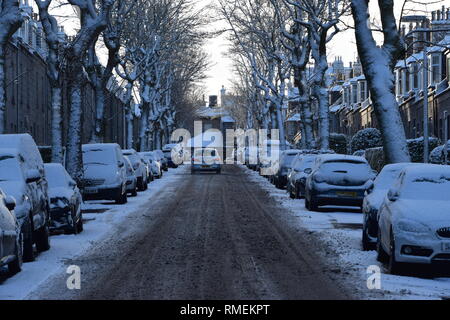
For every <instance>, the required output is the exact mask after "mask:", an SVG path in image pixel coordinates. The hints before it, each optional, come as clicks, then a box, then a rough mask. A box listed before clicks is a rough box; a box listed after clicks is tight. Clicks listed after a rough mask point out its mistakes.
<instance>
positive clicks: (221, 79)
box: [198, 0, 449, 95]
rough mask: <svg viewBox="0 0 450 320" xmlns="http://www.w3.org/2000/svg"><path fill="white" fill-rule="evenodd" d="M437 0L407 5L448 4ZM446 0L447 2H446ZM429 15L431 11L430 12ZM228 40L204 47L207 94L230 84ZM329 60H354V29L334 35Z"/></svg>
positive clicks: (202, 0) (204, 0)
mask: <svg viewBox="0 0 450 320" xmlns="http://www.w3.org/2000/svg"><path fill="white" fill-rule="evenodd" d="M216 1H217V0H198V2H199V6H202V7H204V6H208V5H209V7H210V6H211V3H214V2H216ZM436 1H437V0H421V2H423V3H427V5H423V4H411V5H409V6H408V7H409V8H410V9H412V8H414V9H415V10H420V12H416V14H424V12H422V11H427V12H431V11H432V10H436V9H439V8H441V7H442V5H443V4H447V6H448V5H449V3H448V2H447V1H440V3H436ZM446 2H447V3H446ZM370 3H371V16H372V17H379V10H378V7H377V3H378V1H375V0H372V1H371V2H370ZM402 4H403V1H401V0H395V8H396V13H397V15H400V12H401V7H402ZM430 15H431V13H430ZM224 27H225V28H226V24H224V23H223V22H219V21H216V22H215V23H213V25H211V28H212V30H216V29H221V28H224ZM227 47H228V41H227V40H226V35H222V36H220V37H217V38H215V39H212V40H210V41H208V42H207V44H206V46H205V49H206V51H207V52H208V53H209V54H210V57H211V62H212V64H213V66H212V68H211V69H210V70H209V72H208V73H207V74H208V77H209V79H208V80H206V81H205V86H206V89H207V94H209V95H214V94H219V91H220V89H221V87H222V85H224V86H225V87H229V86H230V82H229V79H230V78H231V77H232V76H233V73H232V61H231V60H230V59H229V58H227V57H225V53H226V51H227ZM328 52H329V59H328V61H329V62H332V61H334V57H335V56H341V57H342V58H343V61H344V62H345V64H346V65H348V63H349V62H350V61H354V60H355V59H356V44H355V37H354V31H353V30H348V31H345V32H343V33H341V34H339V35H337V36H336V37H335V39H334V40H333V41H332V42H331V43H330V45H329V48H328Z"/></svg>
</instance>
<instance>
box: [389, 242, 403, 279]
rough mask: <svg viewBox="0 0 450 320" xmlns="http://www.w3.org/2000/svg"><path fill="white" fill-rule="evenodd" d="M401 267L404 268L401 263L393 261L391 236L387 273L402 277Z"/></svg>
mask: <svg viewBox="0 0 450 320" xmlns="http://www.w3.org/2000/svg"><path fill="white" fill-rule="evenodd" d="M403 266H404V264H403V263H401V262H398V261H397V260H396V259H395V239H394V235H391V248H390V255H389V263H388V271H389V273H390V274H394V275H402V274H403V271H404V268H403Z"/></svg>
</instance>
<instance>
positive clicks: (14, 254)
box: [0, 189, 23, 274]
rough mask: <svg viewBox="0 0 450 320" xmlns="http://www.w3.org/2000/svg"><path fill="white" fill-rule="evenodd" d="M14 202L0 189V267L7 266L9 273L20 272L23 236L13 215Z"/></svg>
mask: <svg viewBox="0 0 450 320" xmlns="http://www.w3.org/2000/svg"><path fill="white" fill-rule="evenodd" d="M15 205H16V201H15V199H14V198H13V197H11V196H6V195H5V194H4V193H3V191H2V190H1V189H0V267H3V266H4V265H8V269H9V272H10V273H11V274H16V273H18V272H20V271H21V270H22V252H23V241H22V239H23V238H22V237H23V234H22V233H21V232H20V227H19V224H18V222H17V219H16V217H15V215H14V213H13V210H14V207H15Z"/></svg>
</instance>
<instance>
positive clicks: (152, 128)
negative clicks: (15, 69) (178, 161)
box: [0, 0, 208, 180]
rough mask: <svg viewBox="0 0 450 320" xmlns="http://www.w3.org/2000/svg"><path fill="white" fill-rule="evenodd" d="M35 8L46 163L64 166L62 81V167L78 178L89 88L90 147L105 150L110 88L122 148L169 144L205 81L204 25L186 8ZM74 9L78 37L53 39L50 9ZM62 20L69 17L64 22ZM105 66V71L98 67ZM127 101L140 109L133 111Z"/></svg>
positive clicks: (6, 20)
mask: <svg viewBox="0 0 450 320" xmlns="http://www.w3.org/2000/svg"><path fill="white" fill-rule="evenodd" d="M53 1H56V0H35V3H36V5H37V7H38V9H39V17H40V21H41V23H42V27H43V31H44V33H45V41H46V43H47V47H48V55H47V64H48V78H49V80H50V84H51V105H52V161H54V162H63V142H62V132H61V130H62V129H61V128H62V126H61V104H62V100H63V97H62V92H63V90H62V86H63V79H62V78H63V75H64V81H66V82H65V85H67V88H68V90H67V91H68V97H67V98H68V101H69V113H70V115H69V128H68V134H67V136H68V141H67V145H66V148H67V151H66V167H67V169H68V171H69V173H70V174H71V175H72V176H73V177H74V178H75V179H77V180H80V179H81V177H82V158H81V156H82V155H81V144H82V135H83V132H82V119H83V117H82V112H83V108H82V103H83V101H82V97H83V88H85V85H86V83H90V85H91V87H92V88H93V91H94V96H95V128H94V130H92V135H91V137H90V141H91V142H103V136H104V127H105V121H106V120H105V108H107V107H108V98H109V95H111V94H114V92H111V90H109V89H110V88H111V84H112V83H114V82H120V83H121V84H122V85H121V87H122V88H123V89H124V91H125V94H124V97H122V98H123V100H124V101H125V103H124V106H125V108H126V110H125V113H126V118H127V130H128V134H127V137H128V141H127V146H126V147H127V148H131V147H132V146H134V145H136V143H137V144H138V145H139V147H140V149H141V150H149V149H157V148H160V147H161V144H162V143H164V142H166V141H168V140H169V137H170V134H171V132H172V131H173V129H174V128H175V126H176V122H177V121H178V120H179V118H180V117H179V114H178V112H179V111H180V110H181V109H182V108H183V107H184V106H185V105H189V100H190V96H191V93H192V92H194V91H195V90H196V84H197V83H198V81H200V80H202V79H203V78H204V72H205V70H206V69H207V67H208V59H207V56H206V54H205V53H204V51H203V49H202V46H203V42H204V40H205V39H206V38H207V36H208V34H207V33H205V31H204V30H205V28H204V27H205V25H206V23H207V20H206V18H205V15H204V13H203V12H202V10H199V9H198V8H197V6H196V5H195V3H194V1H192V0H67V2H64V1H65V0H63V2H62V3H52V2H53ZM64 5H69V6H72V7H73V8H74V9H75V12H76V18H75V23H76V24H77V28H76V35H75V36H73V37H70V38H68V39H64V38H63V37H61V36H60V35H59V27H58V20H57V18H56V15H52V13H50V12H49V11H51V9H50V8H51V7H52V8H55V7H56V6H57V7H59V8H61V7H62V6H64ZM0 8H1V12H0V133H3V132H4V131H5V129H4V125H3V124H4V111H5V93H4V81H5V79H4V78H5V73H4V71H3V67H4V60H5V47H6V44H7V42H8V41H9V40H10V38H11V36H12V35H13V34H14V33H15V32H16V31H17V29H18V28H19V27H20V26H21V24H22V23H23V16H22V15H21V10H20V8H19V2H18V0H0ZM66 18H67V17H66ZM101 62H103V63H101ZM133 100H137V101H138V102H139V108H138V110H137V109H135V108H134V104H133V103H132V101H133ZM135 117H139V119H140V129H139V130H140V133H139V140H140V141H133V140H132V139H133V134H132V133H133V123H134V121H133V120H134V118H135Z"/></svg>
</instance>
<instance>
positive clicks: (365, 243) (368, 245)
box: [362, 229, 373, 251]
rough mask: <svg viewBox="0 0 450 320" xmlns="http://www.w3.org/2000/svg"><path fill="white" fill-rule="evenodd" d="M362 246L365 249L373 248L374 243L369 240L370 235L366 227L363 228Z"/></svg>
mask: <svg viewBox="0 0 450 320" xmlns="http://www.w3.org/2000/svg"><path fill="white" fill-rule="evenodd" d="M362 248H363V251H370V250H373V245H372V244H371V243H370V241H369V237H368V236H367V232H366V229H363V230H362Z"/></svg>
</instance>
